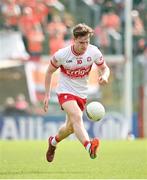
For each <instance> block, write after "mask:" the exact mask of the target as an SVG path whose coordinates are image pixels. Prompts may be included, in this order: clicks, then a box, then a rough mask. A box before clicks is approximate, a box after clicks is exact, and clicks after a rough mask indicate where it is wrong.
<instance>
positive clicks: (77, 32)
mask: <svg viewBox="0 0 147 180" xmlns="http://www.w3.org/2000/svg"><path fill="white" fill-rule="evenodd" d="M86 35H89V36H90V37H91V36H92V35H93V29H92V28H91V27H89V26H87V25H86V24H84V23H80V24H77V25H76V26H75V27H74V28H73V36H74V37H75V38H78V37H83V36H86Z"/></svg>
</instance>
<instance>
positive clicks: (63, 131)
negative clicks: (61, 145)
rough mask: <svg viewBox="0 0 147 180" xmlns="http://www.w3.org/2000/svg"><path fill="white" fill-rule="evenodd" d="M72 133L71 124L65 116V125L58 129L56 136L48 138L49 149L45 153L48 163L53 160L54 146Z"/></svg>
mask: <svg viewBox="0 0 147 180" xmlns="http://www.w3.org/2000/svg"><path fill="white" fill-rule="evenodd" d="M72 133H73V127H72V124H71V122H70V120H69V118H68V116H66V121H65V123H64V124H63V125H62V126H61V127H60V128H59V132H58V134H57V135H56V136H55V137H53V136H50V137H49V140H48V141H49V142H48V143H49V147H48V150H47V153H46V159H47V161H48V162H52V161H53V159H54V155H55V150H56V145H57V143H58V142H60V141H61V140H63V139H65V138H66V137H68V136H69V135H70V134H72Z"/></svg>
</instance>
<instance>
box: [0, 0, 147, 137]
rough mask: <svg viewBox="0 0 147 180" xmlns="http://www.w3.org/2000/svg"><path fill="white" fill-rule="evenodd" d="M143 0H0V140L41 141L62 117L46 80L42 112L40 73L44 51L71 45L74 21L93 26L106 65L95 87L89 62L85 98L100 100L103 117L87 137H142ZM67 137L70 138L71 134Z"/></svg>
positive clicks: (146, 27)
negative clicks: (105, 75) (106, 77)
mask: <svg viewBox="0 0 147 180" xmlns="http://www.w3.org/2000/svg"><path fill="white" fill-rule="evenodd" d="M146 12H147V1H146V0H126V1H125V0H0V139H47V138H48V136H49V135H53V134H56V132H57V128H58V127H59V126H60V124H61V123H62V122H63V121H64V118H65V117H64V113H63V112H62V111H61V109H60V107H59V105H58V100H57V97H56V92H55V88H56V85H57V82H58V74H59V72H58V71H57V72H55V73H54V76H53V81H52V91H51V99H50V104H49V111H48V113H44V112H43V95H44V75H45V72H46V69H47V66H48V63H49V59H50V57H51V56H52V55H53V54H54V52H56V51H57V50H58V49H59V48H62V47H65V46H67V45H69V44H70V43H71V39H72V36H71V32H72V27H73V26H74V25H75V24H77V23H86V24H87V25H89V26H91V27H92V28H93V29H94V37H93V38H92V39H91V43H92V44H94V45H96V46H97V47H98V48H99V49H100V50H101V52H102V53H103V55H104V58H105V60H106V62H107V63H108V65H109V67H110V69H111V77H110V81H109V84H108V85H106V86H105V87H99V85H98V83H97V74H96V69H95V66H93V68H92V72H91V74H90V79H89V90H88V94H89V96H88V102H90V101H95V100H96V101H100V102H102V104H103V105H104V106H105V108H106V115H105V117H104V119H103V120H101V121H100V122H96V123H92V122H90V121H89V120H88V119H87V116H86V114H85V113H84V117H83V118H84V122H85V126H86V128H87V130H88V132H89V134H90V136H91V137H93V136H99V137H100V138H102V139H135V138H146V137H147V112H146V107H147V13H146ZM70 138H73V137H70Z"/></svg>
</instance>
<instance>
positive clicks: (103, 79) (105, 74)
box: [98, 62, 110, 85]
mask: <svg viewBox="0 0 147 180" xmlns="http://www.w3.org/2000/svg"><path fill="white" fill-rule="evenodd" d="M109 76H110V69H109V67H108V66H107V64H106V63H105V62H104V63H103V64H102V65H100V66H99V78H98V82H99V84H100V85H104V84H107V83H108V79H109Z"/></svg>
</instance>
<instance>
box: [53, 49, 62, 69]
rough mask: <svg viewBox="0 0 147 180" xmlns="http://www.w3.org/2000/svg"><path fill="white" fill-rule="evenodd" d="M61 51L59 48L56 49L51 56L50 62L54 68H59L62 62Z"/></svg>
mask: <svg viewBox="0 0 147 180" xmlns="http://www.w3.org/2000/svg"><path fill="white" fill-rule="evenodd" d="M62 57H63V56H62V52H61V50H58V51H57V52H56V53H55V54H54V55H53V56H52V58H51V64H52V66H54V67H55V68H59V67H60V66H61V64H62Z"/></svg>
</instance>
